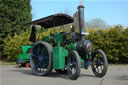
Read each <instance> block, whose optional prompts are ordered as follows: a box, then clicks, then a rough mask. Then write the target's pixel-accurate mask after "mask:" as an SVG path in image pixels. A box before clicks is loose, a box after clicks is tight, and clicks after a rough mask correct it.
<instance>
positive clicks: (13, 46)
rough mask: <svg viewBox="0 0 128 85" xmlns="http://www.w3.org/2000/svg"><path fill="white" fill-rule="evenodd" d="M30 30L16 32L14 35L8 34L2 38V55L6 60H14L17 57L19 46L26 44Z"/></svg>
mask: <svg viewBox="0 0 128 85" xmlns="http://www.w3.org/2000/svg"><path fill="white" fill-rule="evenodd" d="M29 35H30V32H24V33H22V34H20V35H17V34H16V33H15V34H14V36H13V37H12V36H10V35H8V36H7V38H5V40H4V55H5V56H7V59H8V60H11V61H14V60H16V59H17V58H18V54H19V53H22V49H21V46H22V45H28V44H29V43H30V41H29Z"/></svg>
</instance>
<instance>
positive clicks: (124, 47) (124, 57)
mask: <svg viewBox="0 0 128 85" xmlns="http://www.w3.org/2000/svg"><path fill="white" fill-rule="evenodd" d="M54 31H56V32H61V31H62V30H58V28H57V29H48V30H45V31H44V32H43V33H41V34H40V35H39V32H37V33H36V36H37V37H36V38H37V41H39V40H41V39H42V37H43V36H47V35H49V34H51V33H52V34H53V33H54ZM87 31H88V32H89V33H90V35H89V36H87V37H86V38H87V39H89V40H91V42H92V43H93V51H94V50H96V49H102V50H103V51H104V52H105V53H106V55H107V57H108V61H109V63H128V28H126V29H122V27H121V26H115V27H112V28H109V29H105V30H104V29H98V30H96V29H88V30H87ZM29 36H30V32H25V33H22V34H20V35H17V34H16V33H15V35H14V37H12V36H10V35H8V37H7V38H6V39H5V40H4V43H5V44H4V55H6V56H7V59H8V60H16V59H17V57H18V54H19V53H22V49H21V48H20V47H21V46H22V45H28V44H29V43H30V41H29Z"/></svg>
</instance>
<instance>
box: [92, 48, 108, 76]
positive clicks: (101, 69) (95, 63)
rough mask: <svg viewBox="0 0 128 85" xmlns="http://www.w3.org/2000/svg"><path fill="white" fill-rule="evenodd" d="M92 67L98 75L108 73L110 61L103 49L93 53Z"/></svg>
mask: <svg viewBox="0 0 128 85" xmlns="http://www.w3.org/2000/svg"><path fill="white" fill-rule="evenodd" d="M91 67H92V71H93V73H94V74H95V75H96V76H97V77H103V76H104V75H105V74H106V73H107V69H108V61H107V57H106V54H105V53H104V52H103V51H102V50H100V49H98V50H96V51H95V52H94V53H93V55H92V65H91Z"/></svg>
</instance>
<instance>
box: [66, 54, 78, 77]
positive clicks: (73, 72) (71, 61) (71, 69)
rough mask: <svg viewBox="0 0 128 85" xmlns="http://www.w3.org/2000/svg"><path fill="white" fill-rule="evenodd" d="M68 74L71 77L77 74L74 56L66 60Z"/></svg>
mask: <svg viewBox="0 0 128 85" xmlns="http://www.w3.org/2000/svg"><path fill="white" fill-rule="evenodd" d="M68 62H69V63H68V68H69V69H68V72H69V73H70V75H71V76H75V75H76V73H77V63H76V59H75V57H74V55H70V56H69V60H68Z"/></svg>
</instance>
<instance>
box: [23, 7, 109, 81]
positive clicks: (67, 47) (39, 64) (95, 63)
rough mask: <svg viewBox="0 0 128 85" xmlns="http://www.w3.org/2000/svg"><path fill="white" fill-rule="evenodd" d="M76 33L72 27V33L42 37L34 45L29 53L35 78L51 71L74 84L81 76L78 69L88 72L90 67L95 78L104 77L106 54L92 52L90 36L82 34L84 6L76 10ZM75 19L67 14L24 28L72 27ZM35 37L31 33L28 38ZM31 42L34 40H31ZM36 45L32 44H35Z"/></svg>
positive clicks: (99, 51)
mask: <svg viewBox="0 0 128 85" xmlns="http://www.w3.org/2000/svg"><path fill="white" fill-rule="evenodd" d="M78 14H79V30H80V33H77V32H75V27H74V26H72V27H71V29H72V30H71V32H69V33H67V32H60V33H55V34H51V35H49V36H45V37H43V39H42V40H40V41H39V42H36V43H35V44H34V45H33V46H32V49H31V53H30V65H31V69H32V71H33V73H34V74H35V75H38V76H46V75H48V74H49V73H50V72H51V71H52V69H54V70H55V71H56V72H57V73H60V74H66V73H68V75H69V77H70V78H71V79H73V80H76V79H77V78H78V77H79V75H80V69H81V68H84V69H88V67H89V66H91V68H92V71H93V73H94V74H95V75H96V76H97V77H103V76H104V75H105V74H106V72H107V68H108V62H107V57H106V55H105V53H104V52H103V51H102V50H100V49H97V50H96V51H94V52H93V51H92V43H91V41H90V40H86V38H85V36H86V35H88V34H89V33H87V32H85V31H84V6H83V5H80V6H78ZM73 21H74V19H73V18H72V17H71V16H69V15H66V14H60V13H59V14H55V15H51V16H48V17H45V18H42V19H39V20H36V21H32V22H30V23H27V24H25V26H30V25H32V28H33V29H35V26H36V25H40V26H42V27H43V28H45V29H48V28H51V27H56V26H62V25H65V24H69V23H73ZM33 36H35V33H34V32H32V35H31V38H32V37H33ZM33 39H35V38H34V37H33ZM34 41H35V40H34Z"/></svg>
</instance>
